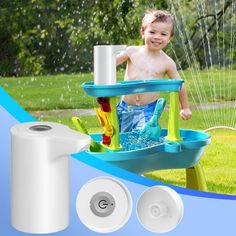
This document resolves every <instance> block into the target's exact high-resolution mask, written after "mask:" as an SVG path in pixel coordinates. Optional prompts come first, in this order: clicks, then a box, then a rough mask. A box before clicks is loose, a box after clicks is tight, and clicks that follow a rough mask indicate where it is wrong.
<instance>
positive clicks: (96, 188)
mask: <svg viewBox="0 0 236 236" xmlns="http://www.w3.org/2000/svg"><path fill="white" fill-rule="evenodd" d="M76 210H77V214H78V216H79V218H80V220H81V222H82V223H83V224H84V225H85V226H86V227H88V228H89V229H91V230H93V231H95V232H98V233H110V232H114V231H116V230H118V229H120V228H121V227H122V226H123V225H124V224H125V223H126V222H127V221H128V219H129V217H130V215H131V210H132V199H131V195H130V193H129V191H128V189H127V188H126V187H125V186H124V184H122V183H121V182H120V181H118V180H116V179H114V178H111V177H107V176H104V177H98V178H95V179H92V180H90V181H88V182H87V183H86V184H85V185H83V186H82V188H81V189H80V191H79V193H78V196H77V200H76Z"/></svg>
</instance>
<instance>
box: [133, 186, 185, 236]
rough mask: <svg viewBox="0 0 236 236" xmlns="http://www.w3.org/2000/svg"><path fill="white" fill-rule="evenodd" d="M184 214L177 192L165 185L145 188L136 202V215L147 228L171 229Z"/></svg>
mask: <svg viewBox="0 0 236 236" xmlns="http://www.w3.org/2000/svg"><path fill="white" fill-rule="evenodd" d="M183 214H184V205H183V201H182V199H181V198H180V196H179V194H178V193H177V192H175V191H174V190H173V189H171V188H169V187H166V186H155V187H152V188H149V189H147V190H146V191H144V192H143V193H142V195H141V196H140V198H139V200H138V203H137V216H138V219H139V221H140V223H141V224H142V225H143V227H144V228H146V229H147V230H149V231H151V232H154V233H165V232H168V231H171V230H173V229H174V228H175V227H176V226H177V225H178V224H179V223H180V221H181V219H182V217H183Z"/></svg>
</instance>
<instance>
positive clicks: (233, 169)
mask: <svg viewBox="0 0 236 236" xmlns="http://www.w3.org/2000/svg"><path fill="white" fill-rule="evenodd" d="M212 73H213V77H214V81H215V82H214V83H213V85H214V86H215V90H217V91H216V92H217V93H216V94H217V96H212V92H213V89H212V87H211V86H210V84H209V78H208V76H209V72H207V71H201V73H200V76H201V81H200V79H199V78H200V76H199V78H198V82H199V83H200V82H201V83H202V85H201V86H200V89H201V90H202V95H203V94H204V96H205V95H206V97H207V98H208V100H207V102H222V101H228V100H235V96H236V83H235V82H234V83H232V84H230V83H231V82H232V81H231V80H229V79H227V78H229V76H231V74H230V73H228V72H227V71H225V72H224V71H221V72H219V71H217V70H214V71H213V72H212ZM122 76H123V73H118V79H119V80H121V79H122ZM220 76H221V77H220ZM227 76H228V77H227ZM182 77H183V78H184V79H185V83H186V86H187V88H188V91H189V99H190V102H191V104H193V102H194V101H195V102H197V103H199V101H198V99H199V96H200V95H199V91H198V89H197V88H196V81H195V80H193V78H192V75H191V71H185V72H184V76H182ZM92 79H93V75H92V74H80V75H54V76H38V77H21V78H0V86H3V87H4V88H5V89H6V91H7V92H8V93H9V94H10V95H11V96H12V97H13V98H14V99H15V100H16V101H17V102H18V103H19V104H20V105H21V106H22V107H24V108H25V109H26V110H27V111H28V112H31V111H36V110H51V109H74V108H85V109H87V108H93V107H94V106H96V105H97V103H96V101H95V99H93V98H92V97H89V96H87V95H86V94H85V93H84V92H83V90H82V88H81V86H80V85H81V83H82V82H85V81H91V80H92ZM231 79H233V80H235V79H236V73H235V72H234V73H233V74H232V76H231ZM230 81H231V82H230ZM229 82H230V83H229ZM229 85H231V90H229V89H228V87H229ZM223 86H224V87H225V86H226V87H225V89H224V90H222V87H223ZM203 87H204V92H203ZM219 90H221V91H220V92H219ZM164 97H167V95H166V94H164ZM203 101H204V100H202V101H201V102H202V103H204V102H203ZM235 116H236V111H235V108H228V107H225V108H224V109H215V110H200V111H199V110H193V117H192V119H191V120H188V121H182V120H181V121H180V127H181V128H188V129H197V130H204V129H205V128H207V127H211V126H213V125H227V124H231V125H232V126H234V127H235ZM81 119H82V120H83V122H84V124H85V126H86V127H87V128H88V130H89V132H90V133H94V132H95V133H96V132H101V130H102V129H101V127H100V126H99V123H98V120H97V118H96V117H95V116H83V117H81ZM41 120H44V121H46V120H47V121H56V122H60V123H63V124H66V125H68V126H70V127H71V128H73V125H72V122H71V119H70V118H63V117H53V118H47V119H41ZM229 121H230V122H229ZM167 122H168V113H167V112H164V114H163V115H162V117H161V119H160V124H161V125H162V127H167ZM211 134H212V144H210V145H209V146H208V147H207V148H206V151H205V153H204V156H203V157H202V159H201V164H202V167H203V168H204V171H205V175H206V179H207V184H208V189H209V191H212V192H218V193H228V194H236V145H235V144H236V133H235V132H233V131H232V132H230V131H225V130H217V131H214V132H212V133H211ZM146 176H148V177H149V178H152V179H156V180H161V181H164V182H168V183H172V184H175V185H178V186H184V184H185V171H184V170H163V171H156V172H152V173H148V174H147V175H146Z"/></svg>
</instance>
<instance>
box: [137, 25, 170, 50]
mask: <svg viewBox="0 0 236 236" xmlns="http://www.w3.org/2000/svg"><path fill="white" fill-rule="evenodd" d="M171 30H172V24H170V23H165V22H154V23H151V24H149V25H148V26H147V27H146V29H145V30H144V32H143V33H142V38H143V39H144V41H145V45H146V46H147V47H148V48H149V49H150V50H154V51H157V50H161V49H163V48H165V47H166V46H167V44H168V43H169V42H170V40H171Z"/></svg>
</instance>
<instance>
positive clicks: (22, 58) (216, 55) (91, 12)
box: [0, 0, 236, 76]
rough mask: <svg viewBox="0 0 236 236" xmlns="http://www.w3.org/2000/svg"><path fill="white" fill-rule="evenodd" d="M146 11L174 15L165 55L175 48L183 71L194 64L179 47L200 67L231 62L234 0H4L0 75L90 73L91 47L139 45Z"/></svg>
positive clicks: (0, 13) (0, 11)
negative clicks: (169, 43) (171, 36)
mask: <svg viewBox="0 0 236 236" xmlns="http://www.w3.org/2000/svg"><path fill="white" fill-rule="evenodd" d="M148 8H158V9H168V10H170V11H171V12H172V13H173V14H174V16H175V18H176V23H177V24H176V28H177V31H176V36H175V38H174V40H173V43H172V45H171V48H168V49H167V52H168V54H170V55H171V56H173V48H174V50H175V52H176V54H177V55H178V60H179V61H178V66H179V67H182V69H186V68H188V67H190V66H191V64H193V63H192V62H191V61H190V62H189V61H188V60H187V59H186V56H185V54H186V52H185V51H184V50H183V47H186V50H188V51H189V52H191V50H193V52H194V53H195V54H196V61H195V62H194V63H197V65H198V66H200V68H204V67H209V66H211V65H213V64H214V65H217V66H220V67H221V66H223V67H225V66H227V65H228V64H230V63H231V64H232V61H235V58H234V57H235V53H234V51H235V48H233V49H232V46H231V45H232V29H233V28H235V26H236V25H235V3H234V0H225V1H217V0H213V1H212V0H210V1H205V0H199V1H197V0H177V1H172V0H169V1H164V0H158V1H149V0H113V1H110V0H91V1H85V0H22V1H18V0H4V1H1V2H0V75H2V76H12V75H17V76H19V75H39V74H53V73H71V72H75V73H78V72H87V71H91V70H92V64H93V59H92V58H93V46H94V45H97V44H127V45H131V44H142V40H141V39H140V36H139V27H140V22H141V19H142V17H143V14H144V12H145V9H148ZM216 33H217V35H218V38H217V39H218V40H216ZM207 38H208V39H209V40H210V42H211V48H210V50H209V48H207V47H208V44H207V43H206V40H207ZM204 42H205V43H204ZM206 52H211V53H212V55H208V54H209V53H206ZM204 53H205V54H207V55H204Z"/></svg>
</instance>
